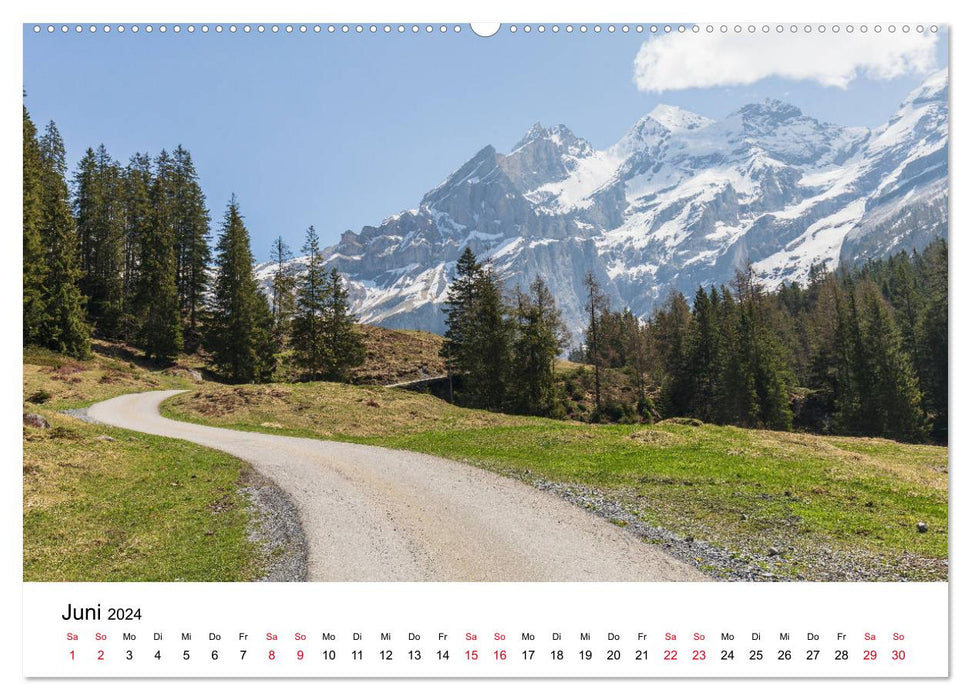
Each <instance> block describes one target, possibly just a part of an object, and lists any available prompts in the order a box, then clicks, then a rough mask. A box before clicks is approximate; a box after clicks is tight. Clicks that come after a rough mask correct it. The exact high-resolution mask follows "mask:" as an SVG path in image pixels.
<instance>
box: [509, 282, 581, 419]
mask: <svg viewBox="0 0 971 700" xmlns="http://www.w3.org/2000/svg"><path fill="white" fill-rule="evenodd" d="M514 314H515V330H516V333H515V339H514V341H513V360H512V371H511V374H512V391H513V393H514V395H515V406H514V408H515V409H516V411H518V412H519V413H526V414H530V415H540V416H548V415H550V414H551V413H552V411H553V403H554V397H555V392H554V363H555V361H556V356H557V355H558V354H559V353H560V351H561V350H562V349H563V346H564V345H565V343H566V338H567V335H566V327H565V326H564V324H563V321H562V319H561V317H560V311H559V309H557V308H556V302H555V301H554V299H553V295H552V294H551V293H550V290H549V288H548V287H547V286H546V284H545V283H544V282H543V280H542V279H540V278H539V277H537V278H536V280H535V281H534V282H533V283H532V284H531V285H530V288H529V294H526V293H525V292H523V291H522V290H518V289H517V293H516V306H515V308H514Z"/></svg>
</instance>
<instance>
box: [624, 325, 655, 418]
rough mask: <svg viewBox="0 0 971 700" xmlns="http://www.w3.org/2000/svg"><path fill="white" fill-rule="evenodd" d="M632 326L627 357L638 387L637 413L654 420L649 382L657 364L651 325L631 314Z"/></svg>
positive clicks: (628, 338) (628, 337)
mask: <svg viewBox="0 0 971 700" xmlns="http://www.w3.org/2000/svg"><path fill="white" fill-rule="evenodd" d="M625 313H626V314H630V316H631V319H632V325H631V330H630V333H629V334H628V336H627V347H626V355H627V357H628V365H627V366H628V368H629V370H630V374H631V376H632V378H633V380H634V385H635V386H636V387H637V413H638V415H640V416H641V417H642V418H652V413H653V408H654V406H653V402H652V401H651V400H650V399H649V398H648V394H647V382H648V378H649V375H650V374H651V371H652V369H653V368H654V366H655V364H656V361H657V360H656V357H655V344H654V338H653V334H652V329H651V326H650V324H647V323H641V322H640V320H639V319H638V318H636V317H634V315H633V314H632V313H631V312H630V310H629V309H628V310H626V311H625Z"/></svg>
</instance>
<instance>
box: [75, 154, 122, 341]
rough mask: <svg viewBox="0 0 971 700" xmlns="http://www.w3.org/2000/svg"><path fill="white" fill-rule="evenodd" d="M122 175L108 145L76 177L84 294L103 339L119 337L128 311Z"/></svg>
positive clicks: (89, 158) (84, 161) (86, 158)
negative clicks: (123, 316) (126, 303)
mask: <svg viewBox="0 0 971 700" xmlns="http://www.w3.org/2000/svg"><path fill="white" fill-rule="evenodd" d="M121 185H122V181H121V172H120V168H119V165H118V163H116V162H115V161H113V160H112V159H111V156H109V155H108V151H107V149H106V148H105V147H104V145H103V144H102V145H101V146H99V147H98V150H97V151H95V150H93V149H91V148H89V149H88V150H87V151H86V152H85V154H84V157H83V158H82V159H81V162H80V163H79V164H78V170H77V174H76V176H75V199H74V211H75V216H76V219H77V228H78V239H79V247H80V251H79V252H80V258H81V271H82V277H81V282H80V286H81V292H82V293H83V294H84V295H85V297H86V299H87V307H86V308H87V314H88V319H89V320H90V321H92V322H93V323H94V324H95V327H96V329H97V331H98V332H99V334H101V335H102V336H104V337H108V338H116V337H118V336H119V334H120V332H121V322H122V315H123V310H124V270H123V268H124V255H125V251H124V228H125V221H124V202H123V197H122V194H121Z"/></svg>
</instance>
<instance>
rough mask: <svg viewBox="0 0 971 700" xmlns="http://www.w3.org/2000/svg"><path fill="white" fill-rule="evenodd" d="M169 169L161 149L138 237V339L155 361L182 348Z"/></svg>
mask: <svg viewBox="0 0 971 700" xmlns="http://www.w3.org/2000/svg"><path fill="white" fill-rule="evenodd" d="M172 168H173V165H172V159H171V158H170V157H169V155H168V153H167V152H166V151H164V150H163V151H162V152H161V153H160V154H159V157H158V158H157V159H156V161H155V179H154V181H153V182H152V187H151V190H150V192H149V198H150V201H151V219H150V221H149V223H148V227H147V229H146V230H145V231H144V232H143V233H142V235H141V238H140V240H139V255H138V262H139V268H138V292H137V297H138V302H137V306H138V312H137V313H138V320H139V332H138V337H137V339H138V345H139V346H140V347H141V348H142V349H143V350H145V354H146V356H147V357H149V358H151V359H154V360H155V361H156V362H158V363H161V362H167V361H170V360H172V359H173V358H175V357H176V355H178V353H179V352H180V351H181V350H182V321H181V318H180V315H179V293H178V287H177V285H176V279H175V274H176V261H175V257H176V240H175V217H174V213H173V212H174V203H173V200H172Z"/></svg>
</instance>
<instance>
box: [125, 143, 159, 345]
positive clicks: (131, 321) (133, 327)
mask: <svg viewBox="0 0 971 700" xmlns="http://www.w3.org/2000/svg"><path fill="white" fill-rule="evenodd" d="M152 182H153V174H152V162H151V159H150V158H149V156H148V155H146V154H142V153H136V154H135V155H134V156H132V157H131V159H130V160H129V162H128V166H127V167H126V168H125V171H124V173H123V175H122V186H121V194H122V200H123V201H122V211H123V219H124V226H123V231H122V235H123V245H122V248H123V254H122V257H123V263H122V275H121V278H122V282H121V286H122V299H123V304H122V318H121V333H122V336H123V337H124V338H125V339H126V340H127V341H128V342H129V343H132V344H133V345H138V344H139V334H140V331H141V322H140V319H139V313H140V311H141V309H140V306H141V299H140V298H139V295H140V291H141V284H140V283H139V279H140V272H141V270H140V264H139V263H140V260H141V255H142V252H143V251H142V243H143V242H144V241H145V240H147V237H148V236H149V235H150V231H151V227H152V198H151V190H152Z"/></svg>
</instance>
